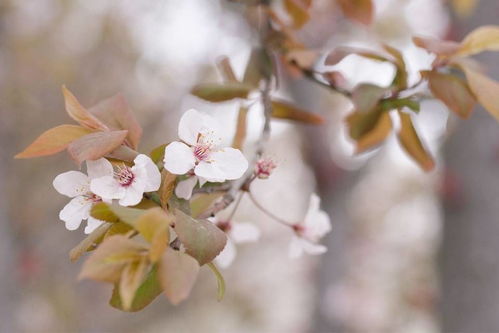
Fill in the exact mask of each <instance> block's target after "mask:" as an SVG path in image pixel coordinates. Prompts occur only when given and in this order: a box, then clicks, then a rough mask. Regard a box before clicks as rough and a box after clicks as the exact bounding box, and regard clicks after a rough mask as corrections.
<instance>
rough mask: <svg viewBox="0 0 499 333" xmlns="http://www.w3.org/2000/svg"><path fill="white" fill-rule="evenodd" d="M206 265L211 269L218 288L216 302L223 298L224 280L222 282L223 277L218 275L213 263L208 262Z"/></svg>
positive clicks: (218, 272)
mask: <svg viewBox="0 0 499 333" xmlns="http://www.w3.org/2000/svg"><path fill="white" fill-rule="evenodd" d="M207 265H208V267H209V268H210V269H211V271H212V272H213V274H215V277H216V278H217V287H218V294H217V300H218V301H221V300H222V299H223V298H224V295H225V280H224V277H223V275H222V273H220V271H219V270H218V268H217V266H215V264H214V263H212V262H210V263H208V264H207Z"/></svg>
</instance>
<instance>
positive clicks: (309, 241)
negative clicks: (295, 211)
mask: <svg viewBox="0 0 499 333" xmlns="http://www.w3.org/2000/svg"><path fill="white" fill-rule="evenodd" d="M320 202H321V201H320V198H319V196H318V195H317V194H315V193H313V194H312V196H311V197H310V206H309V208H308V212H307V214H306V215H305V218H304V219H303V222H302V223H299V224H296V225H295V226H294V230H295V235H294V236H293V238H292V239H291V243H290V245H289V256H290V257H291V258H298V257H300V256H301V255H302V254H303V253H307V254H311V255H317V254H322V253H325V252H326V251H327V248H326V247H325V246H324V245H322V244H319V243H318V242H319V241H320V240H321V238H322V237H324V236H325V235H326V234H327V233H328V232H330V231H331V221H330V219H329V215H327V213H326V212H325V211H323V210H321V209H320Z"/></svg>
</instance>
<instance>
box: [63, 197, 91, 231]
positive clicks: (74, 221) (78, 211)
mask: <svg viewBox="0 0 499 333" xmlns="http://www.w3.org/2000/svg"><path fill="white" fill-rule="evenodd" d="M91 208H92V203H91V202H90V201H88V200H86V199H85V198H84V197H82V196H78V197H76V198H73V199H72V200H71V201H70V202H69V203H68V204H67V205H66V206H64V208H63V209H62V210H61V212H60V213H59V218H60V219H61V220H63V221H64V222H66V229H68V230H76V229H78V227H79V226H80V224H81V220H84V219H87V218H88V217H89V214H90V209H91Z"/></svg>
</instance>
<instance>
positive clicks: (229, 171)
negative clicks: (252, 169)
mask: <svg viewBox="0 0 499 333" xmlns="http://www.w3.org/2000/svg"><path fill="white" fill-rule="evenodd" d="M210 160H211V164H214V166H215V167H216V168H217V169H218V170H220V174H222V175H223V178H224V179H229V180H233V179H238V178H241V176H242V175H243V174H244V173H245V172H246V170H247V169H248V160H247V159H246V157H244V155H243V153H241V151H240V150H239V149H234V148H230V147H228V148H223V149H221V150H219V151H215V152H213V153H211V155H210ZM207 178H209V177H207Z"/></svg>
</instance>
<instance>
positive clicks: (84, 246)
mask: <svg viewBox="0 0 499 333" xmlns="http://www.w3.org/2000/svg"><path fill="white" fill-rule="evenodd" d="M110 228H111V224H109V223H103V224H101V225H100V226H98V227H97V228H96V229H95V230H94V231H92V233H90V235H88V236H87V237H86V238H84V239H83V240H82V241H81V242H80V243H79V244H78V245H76V246H75V247H74V248H73V249H72V250H71V251H69V259H70V260H71V261H72V262H75V261H76V260H78V259H79V258H80V257H81V256H82V255H83V254H84V253H85V252H87V250H88V249H90V248H91V247H92V246H93V245H94V244H95V243H97V242H98V241H99V239H102V238H103V236H104V234H105V233H106V232H107V231H108V230H109V229H110Z"/></svg>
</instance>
